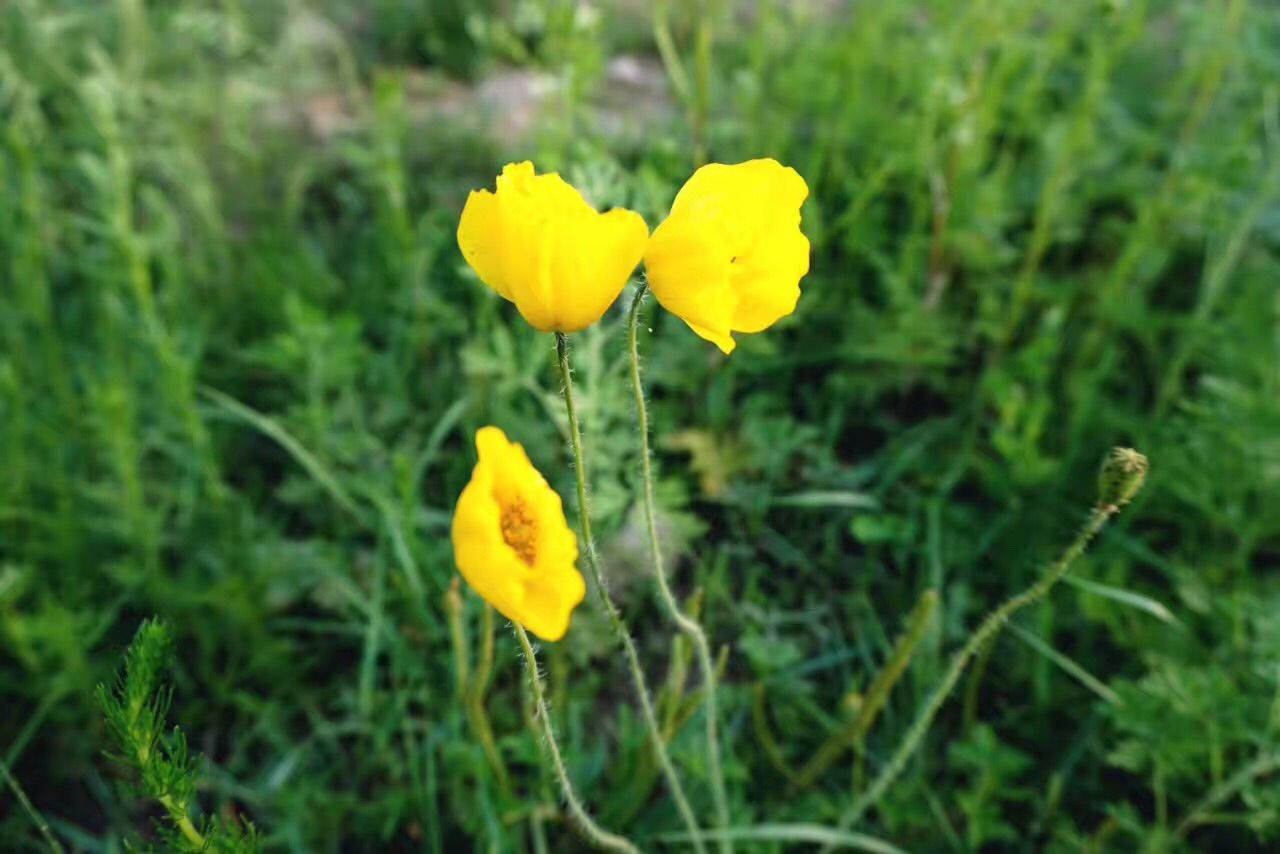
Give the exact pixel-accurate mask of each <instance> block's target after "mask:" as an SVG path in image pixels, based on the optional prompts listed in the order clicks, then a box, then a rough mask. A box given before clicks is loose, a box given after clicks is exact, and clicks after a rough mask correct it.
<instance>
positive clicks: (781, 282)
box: [644, 159, 809, 353]
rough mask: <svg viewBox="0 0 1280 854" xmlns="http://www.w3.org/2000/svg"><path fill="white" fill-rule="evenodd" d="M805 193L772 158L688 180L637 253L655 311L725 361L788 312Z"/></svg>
mask: <svg viewBox="0 0 1280 854" xmlns="http://www.w3.org/2000/svg"><path fill="white" fill-rule="evenodd" d="M808 195H809V187H808V185H806V184H805V182H804V179H803V178H801V177H800V175H799V173H797V172H796V171H795V170H794V169H792V168H790V167H789V166H783V165H782V164H780V163H778V161H776V160H771V159H764V160H748V161H747V162H746V163H738V164H735V165H732V166H726V165H725V164H723V163H710V164H708V165H706V166H703V167H702V168H701V169H699V170H698V171H697V172H694V173H693V177H692V178H690V179H689V180H688V181H687V182H686V183H685V185H684V187H683V188H681V190H680V192H679V194H678V195H677V196H676V200H675V202H674V203H673V204H672V205H671V215H670V216H668V217H667V219H666V220H665V221H664V222H663V223H662V224H661V225H659V226H658V227H657V228H656V229H654V231H653V237H652V238H651V239H650V240H649V246H648V248H647V249H646V250H645V253H644V266H645V270H646V272H647V273H648V277H649V287H650V288H651V289H652V290H653V294H654V296H656V297H657V298H658V302H660V303H662V307H663V308H665V309H666V310H667V311H669V312H671V313H672V314H675V315H677V316H678V317H680V319H681V320H683V321H684V322H685V323H687V324H689V328H690V329H692V330H693V331H694V332H696V333H697V334H698V335H701V336H702V337H703V338H705V339H707V340H708V341H711V342H712V343H714V344H715V345H716V346H718V347H719V348H720V349H721V350H723V351H724V352H726V353H732V352H733V348H734V347H735V346H736V344H735V342H734V340H733V336H732V334H731V333H733V332H759V331H760V330H762V329H765V328H766V327H768V326H771V325H773V324H774V323H775V322H777V321H778V320H779V319H780V318H783V317H786V316H787V315H788V314H791V312H793V311H795V307H796V301H797V300H799V299H800V279H801V278H803V277H804V275H805V274H806V273H808V272H809V241H808V239H807V238H805V236H804V234H803V233H802V232H801V231H800V205H801V204H803V203H804V200H805V197H806V196H808Z"/></svg>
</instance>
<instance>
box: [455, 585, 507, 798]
mask: <svg viewBox="0 0 1280 854" xmlns="http://www.w3.org/2000/svg"><path fill="white" fill-rule="evenodd" d="M482 619H483V623H482V627H481V629H480V657H479V659H478V660H477V661H476V667H475V670H474V671H473V673H472V674H471V681H470V684H468V685H467V694H466V704H467V714H468V717H469V718H470V719H471V728H472V730H473V731H474V732H475V736H476V739H477V740H479V742H480V747H481V748H482V749H483V750H484V755H485V758H486V759H488V760H489V767H491V768H492V769H493V773H494V775H495V776H496V777H497V778H498V788H499V789H501V790H502V792H503V794H510V792H511V783H510V780H509V778H508V776H507V766H506V763H505V762H503V761H502V751H500V750H499V749H498V744H497V742H496V741H495V740H494V737H493V726H492V725H491V724H490V723H489V712H488V710H487V708H486V706H485V693H486V692H487V691H488V690H489V675H490V674H491V673H492V671H493V608H492V607H490V605H489V603H487V602H486V603H485V605H484V611H483V615H482Z"/></svg>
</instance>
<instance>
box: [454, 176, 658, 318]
mask: <svg viewBox="0 0 1280 854" xmlns="http://www.w3.org/2000/svg"><path fill="white" fill-rule="evenodd" d="M497 183H498V191H497V192H496V193H490V192H489V191H488V190H479V191H472V193H471V195H470V196H468V197H467V204H466V207H464V208H463V209H462V219H461V221H459V223H458V246H459V247H460V248H461V249H462V256H463V257H464V258H466V259H467V263H468V264H470V265H471V269H473V270H475V271H476V275H478V276H479V277H480V281H482V282H484V283H485V284H486V285H488V286H489V287H491V288H493V289H494V290H495V291H497V292H498V293H499V294H501V295H502V296H503V297H504V298H505V299H508V300H510V301H511V302H514V303H515V304H516V308H517V309H519V311H520V314H521V315H523V316H524V319H525V320H527V321H529V323H530V324H531V325H532V326H533V327H534V328H536V329H540V330H542V331H543V332H576V331H578V330H579V329H585V328H586V327H588V326H590V325H591V324H593V323H595V322H596V321H597V320H599V319H600V318H601V316H603V315H604V313H605V310H606V309H608V308H609V306H610V305H612V304H613V301H614V300H615V299H617V298H618V294H620V293H621V292H622V288H623V286H625V285H626V283H627V278H628V277H629V276H630V275H631V272H632V271H633V270H634V269H635V268H636V264H638V263H640V256H641V255H643V254H644V245H645V241H646V240H648V239H649V227H648V226H647V225H645V223H644V220H643V219H642V218H641V217H640V215H639V214H638V213H636V212H635V211H629V210H626V209H625V208H615V209H613V210H611V211H609V212H608V213H603V214H602V213H597V212H596V211H595V209H594V208H592V207H591V205H589V204H587V202H586V200H585V199H583V198H582V195H581V194H580V193H579V192H578V191H577V190H575V189H574V188H573V187H571V186H569V185H568V184H566V183H565V182H564V180H563V179H561V177H560V176H559V175H558V174H556V173H555V172H550V173H548V174H546V175H535V174H534V172H533V164H532V163H529V162H528V161H526V162H524V163H511V164H508V165H507V166H505V167H503V169H502V174H501V175H499V176H498V182H497Z"/></svg>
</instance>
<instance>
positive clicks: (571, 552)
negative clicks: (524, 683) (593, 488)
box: [452, 427, 587, 641]
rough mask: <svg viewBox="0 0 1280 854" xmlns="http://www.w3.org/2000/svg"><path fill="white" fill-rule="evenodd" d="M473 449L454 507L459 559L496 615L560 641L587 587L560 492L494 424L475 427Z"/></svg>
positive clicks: (456, 556) (455, 551)
mask: <svg viewBox="0 0 1280 854" xmlns="http://www.w3.org/2000/svg"><path fill="white" fill-rule="evenodd" d="M476 450H477V451H478V452H479V454H480V461H479V462H478V463H476V467H475V470H474V471H472V473H471V481H470V482H469V483H468V484H467V485H466V487H465V488H464V489H463V490H462V495H460V496H459V497H458V506H457V507H456V508H455V509H454V512H453V532H452V533H453V556H454V560H455V561H457V564H458V569H459V570H460V571H461V572H462V577H463V578H465V579H466V580H467V583H468V584H470V585H471V587H472V588H473V589H474V590H475V591H476V592H477V593H479V594H480V596H481V597H482V598H483V599H484V600H485V601H486V602H488V603H489V604H490V605H492V606H493V607H494V608H496V609H497V611H498V613H500V614H502V616H504V617H506V618H507V619H509V620H511V621H513V622H516V623H519V624H520V625H522V626H524V627H525V628H526V629H528V630H529V631H531V632H533V633H534V634H535V635H537V636H538V637H540V638H542V639H543V640H546V641H557V640H560V638H562V637H564V633H565V631H567V630H568V628H569V615H570V614H571V613H573V609H574V608H576V607H577V606H578V603H580V602H581V601H582V598H583V597H584V596H585V595H586V593H587V587H586V584H585V583H584V582H583V580H582V574H581V573H580V572H578V569H577V566H575V564H576V562H577V560H578V540H577V538H576V537H574V535H573V531H571V530H569V524H568V522H566V521H565V518H564V507H563V506H562V505H561V503H560V496H559V495H557V494H556V492H555V490H553V489H552V488H551V487H550V486H549V485H548V484H547V482H546V480H544V479H543V477H542V475H541V474H540V473H539V472H538V470H537V469H536V468H534V467H533V463H531V462H529V457H528V455H527V454H526V453H525V452H524V448H523V447H521V446H520V445H519V444H516V443H514V442H511V441H510V440H508V439H507V436H506V434H505V433H503V432H502V431H501V430H499V429H498V428H497V427H483V428H481V429H480V430H479V431H477V433H476Z"/></svg>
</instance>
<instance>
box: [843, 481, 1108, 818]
mask: <svg viewBox="0 0 1280 854" xmlns="http://www.w3.org/2000/svg"><path fill="white" fill-rule="evenodd" d="M1119 509H1120V508H1119V506H1118V505H1117V504H1099V505H1098V506H1097V507H1095V508H1094V509H1093V511H1092V512H1091V513H1090V514H1089V520H1088V521H1087V522H1086V523H1085V525H1084V527H1083V528H1081V529H1080V533H1079V534H1077V535H1076V538H1075V540H1074V541H1073V542H1072V543H1071V545H1069V546H1068V547H1067V549H1066V551H1064V552H1063V553H1062V555H1061V556H1060V557H1059V558H1058V559H1057V561H1055V562H1054V563H1053V565H1052V566H1050V567H1049V569H1048V570H1047V571H1046V572H1045V573H1044V575H1042V576H1041V577H1040V579H1039V580H1038V581H1037V582H1036V583H1035V584H1032V585H1031V586H1030V587H1028V588H1027V589H1026V590H1024V591H1022V592H1021V593H1019V594H1018V595H1016V596H1014V597H1013V598H1011V599H1009V600H1007V601H1006V602H1005V603H1004V604H1003V605H1001V606H1000V607H998V608H996V609H995V610H994V611H992V612H991V613H990V614H988V615H987V618H986V619H985V620H983V621H982V624H981V625H980V626H978V628H977V630H976V631H975V632H974V633H973V634H972V635H970V636H969V640H968V641H966V642H965V645H964V646H963V647H961V648H960V650H959V651H958V652H957V653H956V654H955V655H954V656H952V658H951V664H950V665H949V666H948V668H947V672H946V674H945V675H944V676H943V677H942V681H941V682H940V683H938V685H937V687H936V688H934V689H933V693H932V694H930V695H929V699H928V700H927V701H926V702H925V704H924V708H923V709H921V710H920V714H919V715H918V716H917V717H916V720H915V722H914V723H913V724H912V725H911V729H909V730H908V731H907V735H906V737H905V738H903V740H902V743H901V744H900V745H898V749H897V751H896V752H895V753H894V754H893V757H892V758H891V759H890V760H889V762H888V764H886V765H885V766H884V768H882V769H881V770H880V773H879V774H878V775H877V776H876V779H875V781H874V782H872V784H871V786H870V787H868V788H867V790H866V791H865V792H863V794H862V796H861V797H859V798H858V799H857V800H856V801H854V802H853V804H852V805H851V806H850V807H849V809H848V810H847V811H846V812H845V814H844V815H843V816H841V817H840V829H841V830H847V829H848V828H850V827H852V826H853V825H855V824H857V822H858V820H859V819H861V818H862V816H863V815H864V814H865V813H866V811H867V810H868V809H870V808H871V807H872V806H874V805H875V804H876V802H878V801H879V800H880V798H881V797H882V796H883V795H884V793H885V791H886V790H887V789H888V788H889V786H891V785H893V782H894V781H895V780H897V779H898V775H899V774H901V773H902V771H903V769H904V768H906V766H907V762H908V761H909V760H910V759H911V756H912V755H913V754H914V753H915V752H916V749H917V748H918V747H919V746H920V742H921V741H923V740H924V736H925V733H926V732H928V730H929V726H930V724H932V723H933V718H934V716H935V715H936V714H937V713H938V710H939V709H940V708H942V704H943V703H944V702H946V699H947V697H948V695H950V693H951V691H952V689H953V688H955V686H956V683H957V682H958V681H960V677H961V676H962V675H963V674H964V670H965V667H967V666H968V664H969V661H970V660H971V659H973V657H974V656H975V655H977V654H978V652H980V651H981V650H982V648H983V646H984V645H985V644H986V643H987V641H989V640H991V639H992V638H993V637H995V636H996V634H997V633H999V631H1000V630H1001V629H1002V628H1004V625H1005V623H1007V622H1008V621H1009V618H1010V617H1012V616H1013V615H1014V613H1015V612H1017V611H1019V610H1021V609H1023V608H1025V607H1026V606H1028V605H1031V604H1033V603H1035V602H1037V601H1039V600H1040V599H1041V598H1042V597H1043V596H1044V595H1045V594H1046V593H1048V592H1049V590H1050V589H1052V588H1053V585H1055V584H1057V583H1058V580H1059V579H1061V578H1062V576H1063V575H1065V574H1066V572H1067V570H1068V569H1069V568H1070V567H1071V564H1073V563H1074V562H1075V561H1076V559H1077V558H1079V557H1080V555H1081V554H1083V553H1084V550H1085V548H1086V547H1087V546H1088V545H1089V543H1090V542H1092V540H1093V538H1094V537H1095V536H1097V534H1098V531H1100V530H1102V526H1103V525H1105V524H1106V523H1107V520H1108V519H1110V518H1111V517H1112V516H1113V515H1115V514H1116V513H1117V512H1118V511H1119Z"/></svg>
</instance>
